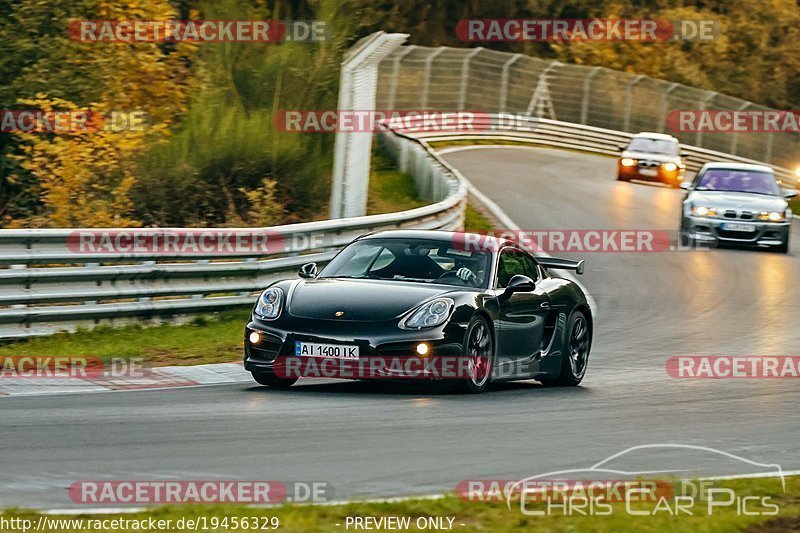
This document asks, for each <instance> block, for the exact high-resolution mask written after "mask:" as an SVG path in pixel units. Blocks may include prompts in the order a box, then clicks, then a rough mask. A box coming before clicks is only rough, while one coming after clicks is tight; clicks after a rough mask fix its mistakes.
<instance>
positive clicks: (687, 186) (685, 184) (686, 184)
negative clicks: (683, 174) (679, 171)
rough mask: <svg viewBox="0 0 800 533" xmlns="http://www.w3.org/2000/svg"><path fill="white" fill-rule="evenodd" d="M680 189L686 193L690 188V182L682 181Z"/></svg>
mask: <svg viewBox="0 0 800 533" xmlns="http://www.w3.org/2000/svg"><path fill="white" fill-rule="evenodd" d="M680 188H681V189H683V190H684V191H688V190H689V189H691V188H692V182H691V181H682V182H681V184H680Z"/></svg>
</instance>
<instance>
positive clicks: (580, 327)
mask: <svg viewBox="0 0 800 533" xmlns="http://www.w3.org/2000/svg"><path fill="white" fill-rule="evenodd" d="M591 347H592V330H591V329H590V328H589V320H588V319H587V318H586V314H585V313H584V312H583V311H580V310H577V309H576V310H575V311H573V312H572V314H571V315H570V317H569V320H568V321H567V327H566V331H565V338H564V345H563V347H562V350H561V370H560V373H559V375H558V376H557V377H555V378H547V379H542V380H540V381H541V382H542V384H544V385H552V386H567V387H574V386H576V385H578V384H579V383H580V382H581V381H582V380H583V376H584V375H585V374H586V367H587V366H588V364H589V350H590V349H591Z"/></svg>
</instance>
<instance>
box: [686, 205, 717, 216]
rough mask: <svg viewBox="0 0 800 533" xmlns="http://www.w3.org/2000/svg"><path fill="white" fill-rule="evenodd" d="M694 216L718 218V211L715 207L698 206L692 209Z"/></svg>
mask: <svg viewBox="0 0 800 533" xmlns="http://www.w3.org/2000/svg"><path fill="white" fill-rule="evenodd" d="M692 214H693V215H696V216H698V217H715V216H717V210H716V209H714V208H713V207H706V206H704V205H698V206H695V207H693V208H692Z"/></svg>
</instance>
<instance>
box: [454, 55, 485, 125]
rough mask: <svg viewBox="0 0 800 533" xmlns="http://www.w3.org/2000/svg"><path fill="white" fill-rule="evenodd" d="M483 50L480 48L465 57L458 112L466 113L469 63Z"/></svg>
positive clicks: (462, 66)
mask: <svg viewBox="0 0 800 533" xmlns="http://www.w3.org/2000/svg"><path fill="white" fill-rule="evenodd" d="M482 50H483V48H481V47H480V46H479V47H478V48H476V49H475V50H473V51H472V52H470V53H469V54H467V55H466V56H465V57H464V63H463V64H462V65H461V84H460V86H459V88H458V110H459V111H464V104H465V103H466V100H467V83H468V82H469V62H470V61H471V60H472V58H473V57H475V56H476V55H478V54H480V53H481V51H482Z"/></svg>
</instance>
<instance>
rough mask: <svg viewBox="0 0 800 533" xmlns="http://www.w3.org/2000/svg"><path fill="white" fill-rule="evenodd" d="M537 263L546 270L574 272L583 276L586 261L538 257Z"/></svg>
mask: <svg viewBox="0 0 800 533" xmlns="http://www.w3.org/2000/svg"><path fill="white" fill-rule="evenodd" d="M536 261H538V262H539V264H540V265H542V266H543V267H545V268H556V269H561V270H574V271H575V272H576V273H577V274H578V275H580V274H583V270H584V267H585V266H586V261H584V260H583V259H581V260H580V261H573V260H572V259H559V258H558V257H537V258H536Z"/></svg>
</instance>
